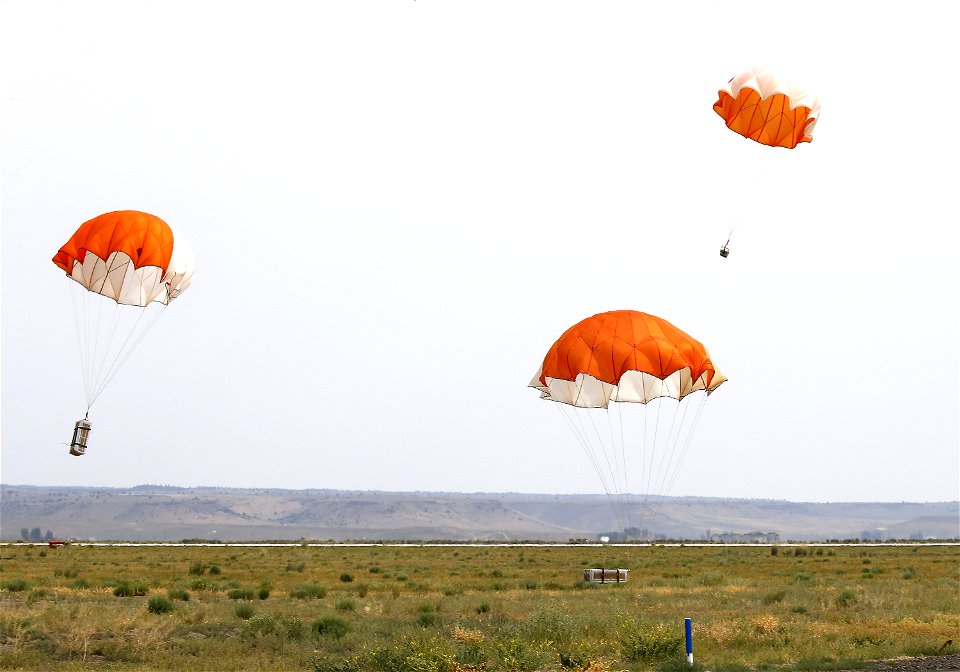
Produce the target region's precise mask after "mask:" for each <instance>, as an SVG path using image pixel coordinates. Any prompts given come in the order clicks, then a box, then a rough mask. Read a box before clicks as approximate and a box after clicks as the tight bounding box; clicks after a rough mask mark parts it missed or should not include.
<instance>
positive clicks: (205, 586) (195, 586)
mask: <svg viewBox="0 0 960 672" xmlns="http://www.w3.org/2000/svg"><path fill="white" fill-rule="evenodd" d="M216 589H217V587H216V585H215V584H213V583H210V582H209V581H204V580H203V579H194V580H193V581H191V582H190V590H216Z"/></svg>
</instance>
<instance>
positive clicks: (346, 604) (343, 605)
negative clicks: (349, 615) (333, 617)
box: [337, 599, 357, 611]
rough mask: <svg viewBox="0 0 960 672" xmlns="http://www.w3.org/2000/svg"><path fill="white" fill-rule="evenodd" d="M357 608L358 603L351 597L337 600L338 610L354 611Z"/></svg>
mask: <svg viewBox="0 0 960 672" xmlns="http://www.w3.org/2000/svg"><path fill="white" fill-rule="evenodd" d="M356 608H357V603H356V602H354V601H353V600H350V599H346V600H340V601H339V602H337V611H354V610H356Z"/></svg>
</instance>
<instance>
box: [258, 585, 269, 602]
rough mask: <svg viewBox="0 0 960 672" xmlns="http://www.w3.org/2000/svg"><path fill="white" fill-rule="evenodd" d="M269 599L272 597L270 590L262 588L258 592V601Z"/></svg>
mask: <svg viewBox="0 0 960 672" xmlns="http://www.w3.org/2000/svg"><path fill="white" fill-rule="evenodd" d="M268 597H270V589H269V588H266V587H264V588H260V589H259V590H258V591H257V598H258V599H261V600H265V599H267V598H268Z"/></svg>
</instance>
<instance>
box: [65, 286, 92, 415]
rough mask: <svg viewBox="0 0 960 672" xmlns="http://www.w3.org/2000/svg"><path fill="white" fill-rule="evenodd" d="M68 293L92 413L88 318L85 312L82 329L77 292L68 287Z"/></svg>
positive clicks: (84, 384)
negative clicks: (86, 343) (86, 332)
mask: <svg viewBox="0 0 960 672" xmlns="http://www.w3.org/2000/svg"><path fill="white" fill-rule="evenodd" d="M67 292H68V293H69V294H70V305H71V307H72V308H73V326H74V330H75V331H76V332H77V348H78V350H79V353H80V372H81V375H82V377H83V381H82V382H83V392H84V396H85V397H86V400H87V412H89V411H90V382H89V381H90V373H89V371H90V366H89V365H88V363H87V352H86V348H85V347H84V343H85V342H86V341H85V339H84V336H85V330H86V317H87V312H86V311H83V316H82V317H83V323H84V325H83V327H81V325H80V322H81V310H80V307H79V305H78V300H77V290H76V289H74V288H73V287H71V286H70V285H67Z"/></svg>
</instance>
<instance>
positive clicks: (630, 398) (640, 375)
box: [529, 367, 727, 408]
mask: <svg viewBox="0 0 960 672" xmlns="http://www.w3.org/2000/svg"><path fill="white" fill-rule="evenodd" d="M542 373H543V368H542V367H541V368H540V369H538V370H537V373H536V375H534V377H533V380H531V381H530V385H529V387H533V388H536V389H537V390H539V391H540V398H541V399H549V400H551V401H557V402H560V403H562V404H568V405H570V406H577V407H579V408H607V407H608V406H609V404H610V402H611V401H614V402H628V403H638V404H646V403H648V402H650V401H653V400H654V399H660V398H663V397H669V398H671V399H676V400H677V401H680V400H681V399H683V398H684V397H686V396H687V395H688V394H691V393H693V392H700V391H704V392H706V393H707V394H710V393H711V392H713V391H714V390H715V389H717V387H719V386H720V384H721V383H723V382H724V381H726V380H727V379H726V377H725V376H724V375H723V374H721V373H720V372H719V371H715V372H713V379H712V380H710V381H709V382H708V381H707V375H708V372H704V373H703V374H701V375H700V377H699V378H697V379H696V380H694V379H693V376H692V373H691V372H690V367H684V368H683V369H680V370H679V371H675V372H674V373H672V374H670V375H669V376H667V377H666V378H663V379H661V378H657V377H656V376H654V375H652V374H649V373H645V372H643V371H627V372H625V373H624V374H623V375H622V376H621V377H620V381H619V383H618V384H616V385H613V384H611V383H607V382H605V381H602V380H597V379H596V378H594V377H593V376H591V375H590V374H587V373H581V374H578V375H577V379H576V380H564V379H561V378H549V377H548V378H546V379H545V380H546V385H544V384H543V383H541V382H540V376H541V375H542Z"/></svg>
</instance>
